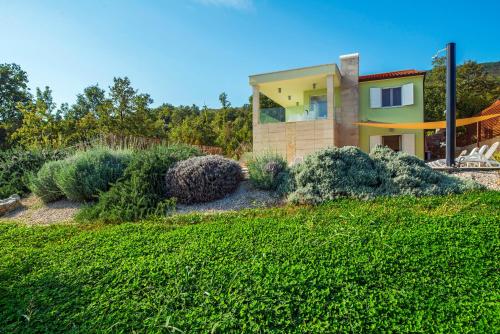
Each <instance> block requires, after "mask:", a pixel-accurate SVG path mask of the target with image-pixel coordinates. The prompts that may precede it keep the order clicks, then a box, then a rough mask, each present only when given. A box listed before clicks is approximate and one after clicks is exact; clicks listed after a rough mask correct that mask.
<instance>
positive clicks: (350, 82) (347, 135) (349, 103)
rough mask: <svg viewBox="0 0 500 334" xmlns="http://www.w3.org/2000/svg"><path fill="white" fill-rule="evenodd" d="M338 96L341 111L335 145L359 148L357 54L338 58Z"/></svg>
mask: <svg viewBox="0 0 500 334" xmlns="http://www.w3.org/2000/svg"><path fill="white" fill-rule="evenodd" d="M340 74H341V75H342V79H341V84H340V96H341V98H342V107H341V111H340V113H339V115H338V117H337V119H336V124H335V132H336V133H335V139H336V142H335V145H336V146H337V147H342V146H359V127H358V126H357V125H354V124H353V123H356V122H358V114H359V84H358V83H359V54H358V53H352V54H348V55H344V56H340Z"/></svg>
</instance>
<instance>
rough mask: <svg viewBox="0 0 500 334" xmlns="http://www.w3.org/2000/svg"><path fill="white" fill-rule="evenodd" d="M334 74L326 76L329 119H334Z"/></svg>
mask: <svg viewBox="0 0 500 334" xmlns="http://www.w3.org/2000/svg"><path fill="white" fill-rule="evenodd" d="M333 89H334V88H333V74H329V75H327V76H326V107H327V111H328V119H333V114H334V111H333V110H334V109H333V108H334V101H335V93H334V91H333Z"/></svg>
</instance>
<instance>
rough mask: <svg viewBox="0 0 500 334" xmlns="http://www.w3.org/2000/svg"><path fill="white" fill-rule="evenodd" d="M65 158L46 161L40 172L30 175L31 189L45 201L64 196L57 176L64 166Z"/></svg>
mask: <svg viewBox="0 0 500 334" xmlns="http://www.w3.org/2000/svg"><path fill="white" fill-rule="evenodd" d="M64 166H65V162H64V161H63V160H57V161H49V162H46V163H45V164H44V165H43V166H42V168H40V170H39V171H38V173H36V174H34V175H33V176H32V177H30V189H31V191H32V192H33V193H34V194H35V195H37V196H38V197H39V198H40V199H41V200H42V201H43V202H45V203H49V202H53V201H56V200H58V199H60V198H62V197H63V196H64V194H63V192H62V191H61V189H59V187H58V186H57V184H56V180H55V177H56V175H57V174H58V173H59V172H60V171H61V169H62V168H64Z"/></svg>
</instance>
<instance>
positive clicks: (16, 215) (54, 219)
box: [0, 195, 81, 225]
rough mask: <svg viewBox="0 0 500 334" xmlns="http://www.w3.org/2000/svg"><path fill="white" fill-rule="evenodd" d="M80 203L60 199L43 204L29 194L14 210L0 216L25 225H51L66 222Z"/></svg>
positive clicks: (70, 218)
mask: <svg viewBox="0 0 500 334" xmlns="http://www.w3.org/2000/svg"><path fill="white" fill-rule="evenodd" d="M80 207H81V204H79V203H75V202H70V201H68V200H60V201H57V202H53V203H48V204H44V203H43V202H42V201H40V199H39V198H38V197H36V196H33V195H32V196H29V197H27V198H23V199H22V200H21V206H20V207H19V208H17V209H16V210H14V211H11V212H9V213H7V214H6V215H4V216H2V217H0V221H1V220H2V219H7V220H15V221H19V222H22V223H25V224H27V225H51V224H58V223H67V222H71V221H72V220H73V216H74V215H75V214H76V212H78V210H79V209H80Z"/></svg>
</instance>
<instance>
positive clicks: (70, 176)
mask: <svg viewBox="0 0 500 334" xmlns="http://www.w3.org/2000/svg"><path fill="white" fill-rule="evenodd" d="M129 160H130V152H128V151H112V150H109V149H102V148H98V149H92V150H89V151H85V152H79V153H77V154H75V155H74V156H72V157H70V158H68V159H66V160H65V164H66V165H65V168H63V169H61V170H60V171H59V172H58V173H57V174H56V178H55V180H56V184H57V186H58V187H59V189H61V191H62V192H63V193H64V195H65V196H66V197H67V198H68V199H70V200H72V201H77V202H84V201H91V200H95V199H96V198H97V196H98V194H99V193H100V192H102V191H106V190H108V189H109V187H110V186H111V184H112V183H114V182H116V181H117V180H118V178H119V177H120V176H122V175H123V171H124V170H125V167H126V166H127V163H128V161H129Z"/></svg>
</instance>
